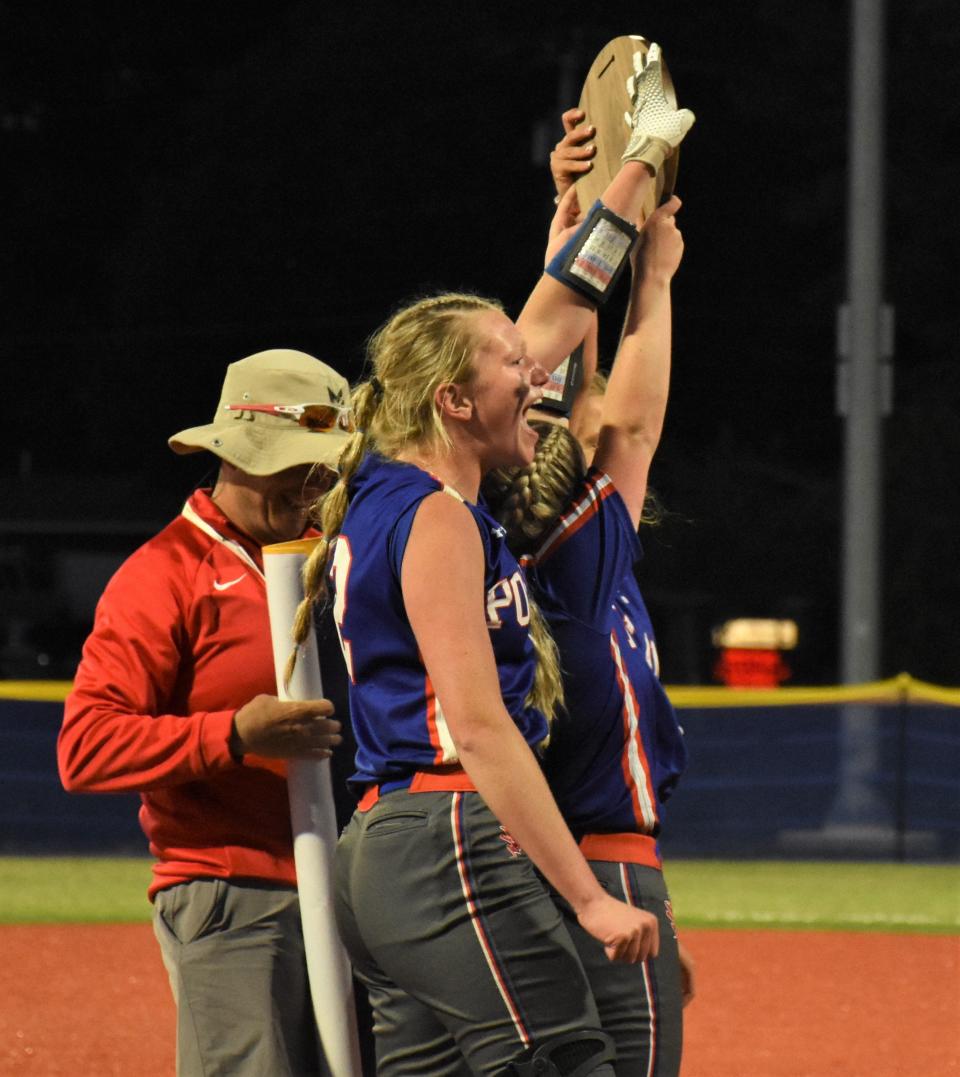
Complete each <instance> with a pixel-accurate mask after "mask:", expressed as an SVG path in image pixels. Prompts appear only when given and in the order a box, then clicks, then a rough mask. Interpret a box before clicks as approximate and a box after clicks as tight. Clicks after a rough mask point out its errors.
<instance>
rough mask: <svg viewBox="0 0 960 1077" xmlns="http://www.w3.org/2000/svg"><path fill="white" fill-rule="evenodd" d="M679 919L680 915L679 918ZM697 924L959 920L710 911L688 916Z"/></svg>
mask: <svg viewBox="0 0 960 1077" xmlns="http://www.w3.org/2000/svg"><path fill="white" fill-rule="evenodd" d="M679 919H680V921H681V922H682V921H683V915H682V914H681V915H680V917H679ZM691 919H696V920H697V922H699V923H712V922H717V923H734V924H736V923H740V924H778V923H784V924H831V925H837V924H916V925H917V926H918V927H930V926H938V927H939V926H942V927H950V926H953V927H956V928H957V929H958V931H960V921H954V920H940V919H937V918H936V917H934V916H924V915H923V914H922V913H908V914H905V915H903V916H888V915H886V914H884V913H879V912H877V913H848V914H844V915H840V914H838V915H837V916H809V915H804V914H803V913H789V912H751V913H747V912H737V911H735V910H728V911H726V912H712V913H709V914H708V915H706V916H691Z"/></svg>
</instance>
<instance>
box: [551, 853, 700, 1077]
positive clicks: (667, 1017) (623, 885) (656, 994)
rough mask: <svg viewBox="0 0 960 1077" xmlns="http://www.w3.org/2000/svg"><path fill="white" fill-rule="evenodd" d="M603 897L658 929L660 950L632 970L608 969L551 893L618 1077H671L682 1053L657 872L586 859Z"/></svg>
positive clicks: (671, 939) (674, 965) (676, 979)
mask: <svg viewBox="0 0 960 1077" xmlns="http://www.w3.org/2000/svg"><path fill="white" fill-rule="evenodd" d="M590 867H591V868H593V872H594V874H595V875H596V876H597V878H598V879H599V880H600V884H601V885H602V886H603V888H604V890H606V891H607V893H609V894H612V895H613V897H615V898H619V899H620V900H621V901H626V902H627V903H628V904H630V905H636V906H637V907H638V908H641V909H646V911H647V912H652V913H653V914H654V915H655V916H656V917H657V920H658V922H659V925H660V953H659V954H658V955H657V957H655V958H652V959H649V960H647V961H644V962H643V963H642V964H637V965H623V964H614V963H613V962H611V961H608V960H607V956H606V954H605V953H604V952H603V947H602V946H601V945H600V943H598V942H597V941H596V939H594V938H592V937H591V936H590V935H588V934H587V933H586V932H585V931H584V930H583V928H582V927H580V925H579V923H578V922H577V918H576V917H575V916H574V914H573V910H572V909H571V908H570V906H569V905H568V904H567V903H566V902H565V901H564V900H563V898H561V897H560V896H559V895H558V894H556V893H554V900H555V901H556V903H557V907H558V908H559V909H560V911H561V912H562V913H563V918H564V923H565V924H566V925H567V928H568V930H569V932H570V936H571V938H572V939H573V941H574V944H575V945H576V947H577V952H578V953H579V954H580V960H581V961H582V962H583V966H584V968H585V969H586V972H587V978H588V979H589V981H590V986H591V987H592V988H593V994H594V997H595V998H596V1000H597V1008H598V1009H599V1010H600V1020H601V1021H602V1022H603V1029H604V1031H605V1032H608V1033H609V1034H610V1035H611V1036H613V1038H614V1041H615V1042H616V1045H617V1074H618V1077H676V1074H678V1073H679V1072H680V1055H681V1051H682V1048H683V997H682V989H681V984H680V959H679V950H678V947H677V936H676V931H675V930H674V925H673V916H672V912H671V911H670V905H669V901H670V898H669V895H668V894H667V888H666V884H665V883H664V880H663V875H662V874H661V872H659V871H657V869H656V868H649V867H643V866H641V865H639V864H617V863H611V862H608V861H603V860H591V861H590Z"/></svg>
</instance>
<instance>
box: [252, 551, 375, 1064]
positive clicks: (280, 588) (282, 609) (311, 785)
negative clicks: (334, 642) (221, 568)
mask: <svg viewBox="0 0 960 1077" xmlns="http://www.w3.org/2000/svg"><path fill="white" fill-rule="evenodd" d="M318 541H319V539H301V540H299V541H296V542H281V543H277V544H276V545H273V546H265V547H264V549H263V567H264V575H265V576H266V579H267V605H268V607H269V611H270V636H271V639H272V641H273V663H274V668H275V670H276V674H277V695H278V696H279V697H280V698H281V699H319V698H321V697H322V696H323V683H322V681H321V678H320V660H319V657H318V655H317V640H316V637H315V636H314V634H313V630H312V629H311V631H310V635H309V636H308V637H307V639H306V641H305V642H304V643H303V644H302V645H301V646H300V648H299V649H298V652H297V664H296V668H295V669H294V672H293V676H292V678H291V679H290V684H289V685H284V676H283V674H284V669H285V667H286V664H287V658H288V657H289V655H290V652H291V651H292V650H293V638H292V636H291V629H292V627H293V619H294V614H295V613H296V609H297V606H298V605H299V603H300V600H301V599H302V598H303V584H302V582H301V578H300V573H301V570H302V568H303V564H304V562H305V561H306V559H307V557H308V556H309V554H310V551H311V550H312V549H313V547H314V545H315V544H316V543H317V542H318ZM287 786H288V788H289V792H290V820H291V823H292V825H293V856H294V861H295V862H296V866H297V889H298V890H299V892H300V918H301V921H302V923H303V941H304V946H305V948H306V954H307V973H308V975H309V978H310V993H311V995H312V997H313V1013H314V1017H315V1018H316V1022H317V1029H318V1030H319V1033H320V1042H321V1043H322V1044H323V1051H324V1054H325V1055H326V1059H327V1064H328V1066H329V1067H330V1072H331V1073H332V1075H333V1077H362V1074H361V1069H360V1045H359V1038H358V1035H357V1021H356V1013H355V1011H354V1005H353V976H352V973H351V971H350V962H349V959H348V958H347V955H346V951H345V950H344V948H343V944H342V943H341V942H340V937H339V935H338V934H337V925H336V921H335V919H334V915H333V856H334V850H335V848H336V844H337V820H336V815H335V812H334V806H333V785H332V782H331V779H330V761H329V760H328V759H321V760H305V759H291V760H290V761H289V763H288V765H287Z"/></svg>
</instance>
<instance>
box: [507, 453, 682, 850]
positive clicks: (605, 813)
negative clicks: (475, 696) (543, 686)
mask: <svg viewBox="0 0 960 1077" xmlns="http://www.w3.org/2000/svg"><path fill="white" fill-rule="evenodd" d="M640 556H641V549H640V540H639V539H638V537H637V533H636V530H635V529H634V527H633V524H632V521H631V520H630V515H629V513H628V511H627V507H626V505H625V504H624V503H623V499H622V498H621V497H620V494H619V493H617V491H616V488H615V487H614V485H613V482H612V480H611V479H610V478H609V477H608V476H607V475H605V474H604V473H603V472H600V471H597V470H591V471H590V472H589V473H588V475H587V477H586V479H585V480H584V485H583V487H582V489H581V490H580V492H579V493H578V494H577V495H576V497H575V498H574V499H573V501H572V503H571V505H570V506H569V508H568V509H567V511H566V512H564V513H563V515H562V516H561V518H560V519H559V521H558V523H557V525H556V527H555V528H554V529H553V531H552V532H551V533H550V534H549V535H548V536H547V538H546V540H545V541H544V542H543V543H542V544H541V547H540V549H539V550H538V551H537V552H536V554H534V555H533V556H532V557H529V558H525V559H524V565H525V568H526V570H527V574H528V577H529V579H530V585H531V589H532V590H533V593H534V596H535V597H536V599H537V601H538V602H539V603H540V605H541V608H542V610H543V613H544V615H545V616H546V618H547V620H548V622H549V624H550V628H551V631H552V632H553V636H554V639H555V640H556V641H557V645H558V647H559V648H560V659H561V665H562V666H563V674H564V688H565V694H566V713H565V714H563V715H561V717H560V718H558V720H557V721H556V722H555V723H554V725H553V729H552V732H551V739H550V746H549V748H548V749H547V752H546V760H545V762H546V770H547V777H548V779H549V781H550V786H551V788H552V789H553V794H554V796H555V797H556V800H557V803H558V804H559V806H560V810H561V811H562V812H563V815H564V817H565V819H566V820H567V824H568V825H569V827H570V829H571V830H572V831H573V833H574V834H575V835H576V836H577V837H580V836H582V835H583V834H588V833H641V834H649V835H652V836H656V835H657V834H658V833H659V832H660V823H661V816H662V811H663V802H664V801H665V800H666V799H667V798H668V797H669V796H670V793H671V792H672V791H673V788H674V786H675V785H676V783H677V780H678V778H679V777H680V775H681V774H682V772H683V769H684V767H685V766H686V758H687V753H686V747H685V745H684V743H683V736H682V731H681V729H680V726H679V724H678V722H677V717H676V714H675V712H674V710H673V706H672V705H671V703H670V701H669V699H668V698H667V695H666V693H665V692H664V690H663V686H662V685H661V684H660V677H659V661H658V658H657V647H656V642H655V640H654V635H653V627H652V626H651V624H650V617H649V615H648V614H647V609H646V606H645V605H644V602H643V598H642V597H641V595H640V588H639V587H638V585H637V582H636V579H635V578H634V575H633V566H634V564H635V563H636V561H637V560H638V559H639V558H640Z"/></svg>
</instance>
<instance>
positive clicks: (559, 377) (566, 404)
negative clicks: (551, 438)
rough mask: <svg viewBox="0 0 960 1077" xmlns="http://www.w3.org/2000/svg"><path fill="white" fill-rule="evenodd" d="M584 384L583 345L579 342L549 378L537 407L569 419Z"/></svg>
mask: <svg viewBox="0 0 960 1077" xmlns="http://www.w3.org/2000/svg"><path fill="white" fill-rule="evenodd" d="M582 384H583V345H582V344H578V345H577V347H576V348H574V350H573V351H572V352H571V353H570V354H569V355H568V356H567V357H566V359H564V361H563V362H562V363H561V364H560V365H559V366H558V367H557V369H556V370H555V371H554V372H553V373H552V374H551V375H550V377H549V378H548V379H547V384H546V385H544V387H543V396H542V397H541V398H540V400H539V401H538V402H537V404H536V407H537V408H538V409H539V410H540V411H549V412H550V413H551V414H553V415H558V416H560V417H561V418H563V419H569V418H570V409H571V408H572V407H573V402H574V400H576V398H577V393H578V392H579V391H580V386H581V385H582Z"/></svg>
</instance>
